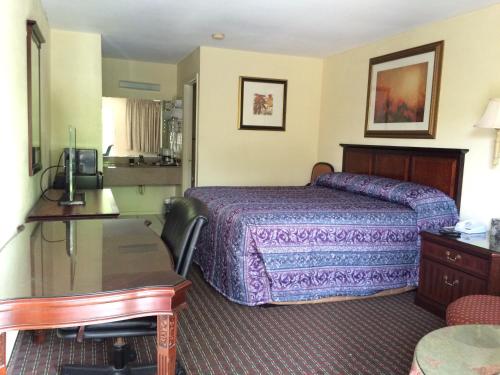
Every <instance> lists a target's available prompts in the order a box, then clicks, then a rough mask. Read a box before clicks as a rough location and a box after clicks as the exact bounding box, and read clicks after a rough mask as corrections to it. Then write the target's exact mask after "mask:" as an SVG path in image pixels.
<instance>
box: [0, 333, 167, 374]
mask: <svg viewBox="0 0 500 375" xmlns="http://www.w3.org/2000/svg"><path fill="white" fill-rule="evenodd" d="M5 351H6V338H5V332H2V333H0V375H7V359H6V353H5ZM174 355H175V354H174Z"/></svg>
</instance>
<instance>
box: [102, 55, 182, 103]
mask: <svg viewBox="0 0 500 375" xmlns="http://www.w3.org/2000/svg"><path fill="white" fill-rule="evenodd" d="M120 80H124V81H136V82H147V83H157V84H160V91H159V92H158V91H144V90H132V89H125V88H120V87H119V82H120ZM102 94H103V96H112V97H113V96H114V97H119V98H142V99H165V100H170V99H173V98H175V97H176V95H177V66H176V65H175V64H160V63H151V62H144V61H134V60H122V59H112V58H103V59H102Z"/></svg>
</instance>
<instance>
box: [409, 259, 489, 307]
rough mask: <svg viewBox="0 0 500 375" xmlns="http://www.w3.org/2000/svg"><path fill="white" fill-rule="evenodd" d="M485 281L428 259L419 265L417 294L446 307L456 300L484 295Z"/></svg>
mask: <svg viewBox="0 0 500 375" xmlns="http://www.w3.org/2000/svg"><path fill="white" fill-rule="evenodd" d="M486 289H487V283H486V280H483V279H480V278H478V277H474V276H471V275H469V274H467V273H464V272H461V271H458V270H456V269H454V268H451V267H447V266H445V265H442V264H440V263H438V262H434V261H432V260H429V259H425V258H424V259H422V260H421V263H420V280H419V286H418V294H420V295H422V296H424V297H426V298H428V299H430V300H433V301H435V302H437V303H439V304H441V305H444V306H447V305H448V304H449V303H451V302H453V301H454V300H456V299H457V298H460V297H462V296H467V295H470V294H484V293H486Z"/></svg>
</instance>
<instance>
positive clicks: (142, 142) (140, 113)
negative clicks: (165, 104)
mask: <svg viewBox="0 0 500 375" xmlns="http://www.w3.org/2000/svg"><path fill="white" fill-rule="evenodd" d="M126 125H127V126H126V128H127V146H128V149H129V150H133V151H137V152H147V153H153V154H157V153H158V151H159V150H160V138H161V102H157V101H153V100H144V99H127V114H126Z"/></svg>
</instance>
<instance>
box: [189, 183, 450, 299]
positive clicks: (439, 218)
mask: <svg viewBox="0 0 500 375" xmlns="http://www.w3.org/2000/svg"><path fill="white" fill-rule="evenodd" d="M186 195H187V196H192V197H196V198H199V199H200V200H202V201H203V202H205V203H206V204H207V206H208V208H209V212H210V214H209V215H210V217H209V223H208V225H207V227H206V229H205V230H204V231H203V232H202V235H201V240H200V244H199V246H198V250H197V253H196V255H195V257H196V261H197V263H198V264H199V265H200V267H201V268H202V271H203V274H204V277H205V279H206V280H207V281H208V282H209V283H210V284H211V285H212V286H214V287H215V288H216V289H217V290H218V291H219V292H221V293H222V294H223V295H224V296H226V297H227V298H229V299H230V300H232V301H235V302H238V303H241V304H245V305H258V304H264V303H271V302H291V301H306V300H314V299H318V298H323V297H330V296H364V295H370V294H374V293H377V292H380V291H382V290H386V289H392V288H399V287H405V286H415V285H417V281H418V258H419V247H420V246H419V245H420V240H419V235H418V233H419V231H420V230H425V229H433V228H434V229H435V228H439V227H442V226H446V225H453V224H454V223H455V222H456V221H457V218H458V215H457V210H456V207H455V203H454V201H453V200H452V199H451V198H449V197H447V196H446V195H445V194H444V193H441V192H440V191H438V190H436V189H433V188H430V187H426V186H422V185H417V184H413V183H407V182H401V181H396V180H391V179H387V178H380V177H369V176H363V175H353V174H348V173H333V174H329V175H324V176H321V177H319V178H318V180H316V182H315V184H313V186H309V187H202V188H194V189H189V190H188V191H186Z"/></svg>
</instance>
